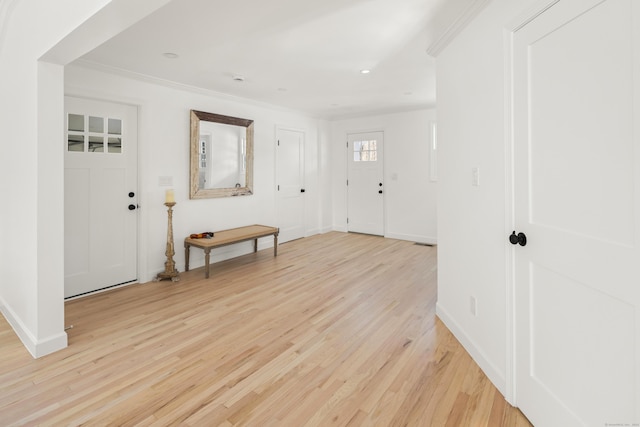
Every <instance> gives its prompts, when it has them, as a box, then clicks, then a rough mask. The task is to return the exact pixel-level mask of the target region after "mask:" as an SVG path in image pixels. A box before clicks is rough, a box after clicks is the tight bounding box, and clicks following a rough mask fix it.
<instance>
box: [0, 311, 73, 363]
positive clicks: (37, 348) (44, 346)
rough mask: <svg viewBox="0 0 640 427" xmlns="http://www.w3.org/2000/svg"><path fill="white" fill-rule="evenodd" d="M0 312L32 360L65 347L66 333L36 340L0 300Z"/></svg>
mask: <svg viewBox="0 0 640 427" xmlns="http://www.w3.org/2000/svg"><path fill="white" fill-rule="evenodd" d="M0 312H2V315H3V316H4V318H5V319H7V322H8V323H9V325H11V327H12V328H13V331H14V332H15V333H16V335H17V336H18V338H20V341H22V344H23V345H24V346H25V347H26V348H27V350H28V351H29V353H31V356H33V357H34V358H36V359H37V358H38V357H42V356H46V355H47V354H51V353H53V352H55V351H58V350H62V349H63V348H66V347H67V333H66V332H64V331H62V332H61V333H59V334H56V335H52V336H49V337H47V338H45V339H41V340H38V339H36V337H34V336H33V334H32V333H31V331H30V330H29V329H28V328H27V327H26V326H25V324H24V323H23V322H22V320H20V318H19V317H18V316H17V315H16V314H15V313H14V312H13V310H11V308H10V307H9V306H8V305H7V304H6V303H5V301H4V300H2V299H0Z"/></svg>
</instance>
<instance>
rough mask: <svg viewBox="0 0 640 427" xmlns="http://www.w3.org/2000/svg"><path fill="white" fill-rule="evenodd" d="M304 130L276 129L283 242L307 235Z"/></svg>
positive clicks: (280, 238)
mask: <svg viewBox="0 0 640 427" xmlns="http://www.w3.org/2000/svg"><path fill="white" fill-rule="evenodd" d="M304 136H305V134H304V132H302V131H300V130H295V129H286V128H278V129H277V135H276V137H277V145H276V150H277V168H276V169H277V193H278V227H279V228H280V234H279V238H278V240H279V241H280V242H283V243H284V242H288V241H290V240H295V239H300V238H302V237H304V218H305V215H304V210H305V193H306V188H305V186H304Z"/></svg>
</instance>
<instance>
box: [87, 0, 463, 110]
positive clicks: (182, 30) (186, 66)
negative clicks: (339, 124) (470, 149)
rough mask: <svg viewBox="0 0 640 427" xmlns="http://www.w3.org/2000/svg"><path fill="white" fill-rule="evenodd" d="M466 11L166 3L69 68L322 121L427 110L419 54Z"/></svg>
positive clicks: (427, 4)
mask: <svg viewBox="0 0 640 427" xmlns="http://www.w3.org/2000/svg"><path fill="white" fill-rule="evenodd" d="M472 3H474V0H233V1H229V0H173V1H171V2H170V3H169V4H167V5H166V6H164V7H163V8H161V9H159V10H158V11H156V12H155V13H153V14H151V15H150V16H148V17H147V18H145V19H143V20H142V21H140V22H138V23H137V24H135V25H134V26H132V27H130V28H129V29H127V30H126V31H124V32H122V33H120V34H119V35H117V36H115V37H114V38H112V39H111V40H109V41H107V42H106V43H104V44H103V45H101V46H100V47H98V48H97V49H95V50H93V51H91V52H89V53H88V54H86V55H85V56H83V57H82V58H81V59H80V60H79V63H80V64H82V63H84V64H91V65H92V66H98V67H106V68H108V69H112V70H113V69H117V70H119V71H123V70H124V71H126V72H132V73H136V74H138V75H144V76H151V77H155V78H159V79H163V80H167V81H171V82H176V83H180V84H184V85H188V86H194V87H197V88H203V89H207V90H212V91H215V92H219V93H224V94H229V95H233V96H239V97H242V98H248V99H251V100H254V101H259V102H264V103H268V104H272V105H276V106H280V107H284V108H289V109H293V110H298V111H302V112H305V113H307V114H310V115H312V116H314V117H319V118H327V119H335V118H341V117H350V116H356V115H363V114H371V113H383V112H394V111H404V110H411V109H418V108H424V107H433V106H435V102H436V94H435V60H434V58H432V57H430V56H429V55H428V54H427V49H428V48H429V47H430V46H431V45H432V44H433V43H434V42H436V41H437V40H438V39H439V38H440V36H441V35H442V34H443V33H444V32H445V31H446V30H447V29H449V28H450V27H451V25H452V24H454V23H455V22H456V20H459V17H460V16H461V15H462V14H464V13H465V11H466V10H468V8H469V5H470V4H472ZM168 52H170V53H175V54H177V55H178V58H176V59H169V58H167V57H165V56H164V55H163V54H164V53H168ZM362 69H369V70H371V73H370V74H367V75H363V74H361V73H360V70H362ZM235 76H242V77H243V78H244V81H242V82H239V81H236V80H234V77H235Z"/></svg>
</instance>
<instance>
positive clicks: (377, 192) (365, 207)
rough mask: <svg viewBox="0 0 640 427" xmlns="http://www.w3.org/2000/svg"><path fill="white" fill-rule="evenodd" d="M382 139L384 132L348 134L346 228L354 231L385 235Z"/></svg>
mask: <svg viewBox="0 0 640 427" xmlns="http://www.w3.org/2000/svg"><path fill="white" fill-rule="evenodd" d="M383 142H384V134H383V133H382V132H367V133H352V134H349V135H348V136H347V164H348V174H347V176H348V179H347V198H348V203H347V209H348V214H347V217H348V220H347V229H348V230H349V231H351V232H356V233H366V234H375V235H378V236H383V235H384V188H383V186H384V185H383V184H384V181H383V177H384V169H383V161H382V155H383V151H382V149H383Z"/></svg>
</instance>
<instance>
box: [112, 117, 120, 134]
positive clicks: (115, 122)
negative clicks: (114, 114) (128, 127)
mask: <svg viewBox="0 0 640 427" xmlns="http://www.w3.org/2000/svg"><path fill="white" fill-rule="evenodd" d="M109 134H111V135H122V120H120V119H109Z"/></svg>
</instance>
